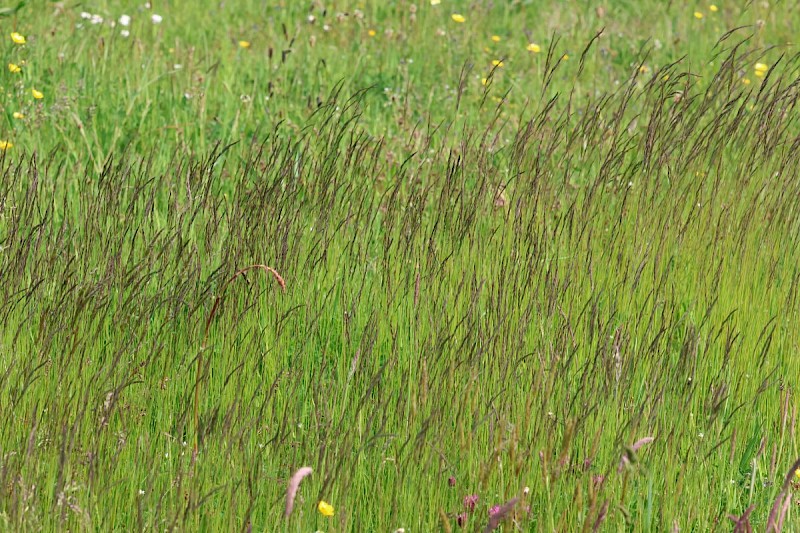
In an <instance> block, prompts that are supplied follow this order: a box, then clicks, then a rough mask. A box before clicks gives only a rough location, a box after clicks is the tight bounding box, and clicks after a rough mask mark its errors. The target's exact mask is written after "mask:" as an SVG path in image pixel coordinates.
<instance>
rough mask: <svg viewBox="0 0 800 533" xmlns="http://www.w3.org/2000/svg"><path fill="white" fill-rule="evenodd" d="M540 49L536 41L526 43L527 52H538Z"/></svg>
mask: <svg viewBox="0 0 800 533" xmlns="http://www.w3.org/2000/svg"><path fill="white" fill-rule="evenodd" d="M541 51H542V47H541V46H539V45H538V44H536V43H530V44H529V45H528V52H533V53H534V54H538V53H539V52H541Z"/></svg>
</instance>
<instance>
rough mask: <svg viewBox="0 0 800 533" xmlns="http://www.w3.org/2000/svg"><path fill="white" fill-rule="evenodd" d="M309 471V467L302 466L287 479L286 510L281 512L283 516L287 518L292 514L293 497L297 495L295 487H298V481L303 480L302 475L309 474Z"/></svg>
mask: <svg viewBox="0 0 800 533" xmlns="http://www.w3.org/2000/svg"><path fill="white" fill-rule="evenodd" d="M311 472H313V470H311V467H308V466H304V467H303V468H301V469H299V470H298V471H297V472H295V473H294V475H293V476H292V478H291V479H290V480H289V486H288V487H287V488H286V511H284V513H283V517H284V518H289V515H290V514H292V509H293V508H294V497H295V496H296V495H297V489H298V488H300V482H301V481H303V478H304V477H306V476H307V475H309V474H311Z"/></svg>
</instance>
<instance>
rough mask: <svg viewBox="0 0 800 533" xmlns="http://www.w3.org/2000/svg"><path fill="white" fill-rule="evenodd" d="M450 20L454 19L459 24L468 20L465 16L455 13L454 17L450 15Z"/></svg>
mask: <svg viewBox="0 0 800 533" xmlns="http://www.w3.org/2000/svg"><path fill="white" fill-rule="evenodd" d="M450 18H452V19H453V20H454V21H456V22H458V23H459V24H460V23H462V22H466V20H467V19H466V18H464V15H459V14H458V13H453V14H452V15H450Z"/></svg>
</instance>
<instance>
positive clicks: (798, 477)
mask: <svg viewBox="0 0 800 533" xmlns="http://www.w3.org/2000/svg"><path fill="white" fill-rule="evenodd" d="M794 477H796V478H797V479H800V468H798V469H797V470H795V471H794Z"/></svg>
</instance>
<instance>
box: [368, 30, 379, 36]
mask: <svg viewBox="0 0 800 533" xmlns="http://www.w3.org/2000/svg"><path fill="white" fill-rule="evenodd" d="M377 34H378V32H376V31H375V30H369V31H368V32H367V35H369V36H370V37H375V36H376V35H377Z"/></svg>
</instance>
